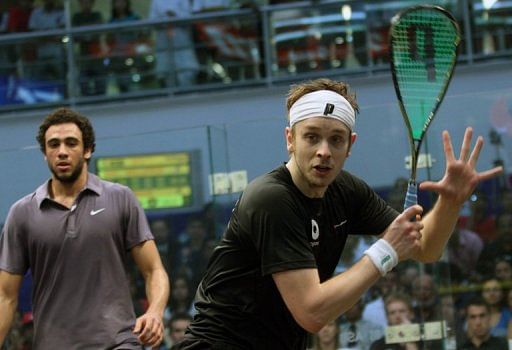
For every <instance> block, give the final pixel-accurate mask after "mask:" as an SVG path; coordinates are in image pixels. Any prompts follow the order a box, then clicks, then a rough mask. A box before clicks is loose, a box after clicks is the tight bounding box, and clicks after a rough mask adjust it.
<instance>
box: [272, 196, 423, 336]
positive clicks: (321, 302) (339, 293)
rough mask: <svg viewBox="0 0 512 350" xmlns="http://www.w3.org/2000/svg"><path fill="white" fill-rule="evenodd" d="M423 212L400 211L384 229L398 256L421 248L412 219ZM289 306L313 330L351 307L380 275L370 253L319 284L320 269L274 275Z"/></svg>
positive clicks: (416, 209) (416, 208) (418, 209)
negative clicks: (369, 255)
mask: <svg viewBox="0 0 512 350" xmlns="http://www.w3.org/2000/svg"><path fill="white" fill-rule="evenodd" d="M419 214H421V207H420V206H417V205H416V206H413V207H410V208H408V209H407V210H405V211H404V212H403V213H402V214H400V215H399V216H398V217H397V218H396V219H395V220H394V221H393V222H392V223H391V224H390V225H389V227H388V228H387V229H386V230H385V232H384V234H383V238H384V239H385V240H386V241H387V242H388V243H389V244H391V245H392V246H393V248H394V249H395V251H396V253H397V256H398V259H399V260H405V259H408V258H410V256H411V255H412V254H414V252H415V251H417V250H418V249H419V238H420V237H421V235H420V230H421V229H422V227H423V226H422V224H421V222H418V221H411V219H412V218H413V217H415V216H417V215H419ZM272 277H273V279H274V281H275V283H276V285H277V288H278V290H279V292H280V294H281V296H282V297H283V300H284V302H285V303H286V306H287V307H288V309H289V310H290V312H291V314H292V315H293V317H294V319H295V321H297V323H298V324H299V325H300V326H301V327H302V328H304V329H305V330H307V331H308V332H311V333H316V332H318V331H319V330H320V329H321V328H322V327H323V326H324V325H326V324H327V323H328V322H330V321H332V320H334V319H336V318H338V317H339V316H340V315H341V314H343V313H344V312H345V311H347V310H348V309H349V308H351V307H352V306H353V305H354V304H355V303H356V302H357V301H358V300H359V299H360V298H361V296H362V295H363V293H364V292H365V291H366V290H367V289H368V288H369V287H371V286H372V285H373V284H374V283H375V282H376V281H377V280H378V279H379V277H381V273H380V271H379V270H378V269H377V267H376V266H375V265H374V263H373V262H372V260H371V259H370V258H369V257H368V256H366V255H365V256H364V257H363V258H362V259H361V260H360V261H358V262H357V263H356V264H355V265H354V266H352V267H351V268H350V269H348V270H347V271H345V272H343V273H341V274H339V275H337V276H335V277H333V278H331V279H329V280H327V281H325V282H323V283H320V278H319V276H318V271H317V269H298V270H288V271H283V272H278V273H274V274H273V275H272Z"/></svg>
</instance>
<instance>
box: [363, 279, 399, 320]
mask: <svg viewBox="0 0 512 350" xmlns="http://www.w3.org/2000/svg"><path fill="white" fill-rule="evenodd" d="M401 289H402V288H401V286H400V283H399V280H398V273H397V270H396V269H395V270H392V271H390V272H388V273H387V274H386V275H385V276H382V277H381V278H380V279H379V280H378V281H377V283H376V284H375V285H374V286H373V288H371V289H370V294H373V295H371V297H370V300H369V301H368V302H367V303H366V307H365V308H364V311H363V318H364V319H365V320H368V321H372V322H375V323H377V324H378V325H380V326H381V327H382V328H385V327H386V326H387V325H388V321H387V317H386V311H385V307H384V300H385V299H386V298H387V297H388V296H389V295H391V294H393V293H396V292H399V291H401Z"/></svg>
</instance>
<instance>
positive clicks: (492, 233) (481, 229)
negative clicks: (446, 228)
mask: <svg viewBox="0 0 512 350" xmlns="http://www.w3.org/2000/svg"><path fill="white" fill-rule="evenodd" d="M465 228H467V229H469V230H471V231H473V232H476V233H477V234H478V235H479V236H480V238H482V240H483V241H484V242H489V241H491V240H493V239H494V238H495V237H496V226H495V221H494V216H493V215H491V214H490V207H489V198H488V196H487V194H486V193H485V192H483V191H476V192H475V194H473V196H472V201H471V203H470V216H469V218H468V221H467V223H466V226H465Z"/></svg>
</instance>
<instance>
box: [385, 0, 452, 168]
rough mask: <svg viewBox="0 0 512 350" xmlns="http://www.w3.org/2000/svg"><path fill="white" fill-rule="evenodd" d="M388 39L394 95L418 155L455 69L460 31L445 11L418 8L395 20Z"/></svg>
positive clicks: (429, 6)
mask: <svg viewBox="0 0 512 350" xmlns="http://www.w3.org/2000/svg"><path fill="white" fill-rule="evenodd" d="M389 37H390V38H389V40H390V55H391V57H390V62H391V72H392V77H393V84H394V87H395V92H396V94H397V98H398V103H399V106H400V110H401V112H402V116H403V118H404V121H405V124H406V125H407V129H408V131H409V133H408V135H409V138H410V141H411V147H412V149H413V150H414V144H416V148H418V149H416V152H418V151H419V147H420V144H421V141H422V139H423V136H424V135H425V133H426V131H427V129H428V127H429V125H430V123H431V122H432V120H433V118H434V115H435V113H436V111H437V109H438V108H439V105H440V103H441V101H442V100H443V98H444V95H445V93H446V90H447V88H448V85H449V83H450V80H451V77H452V73H453V70H454V69H455V64H456V62H457V55H458V47H459V43H460V38H461V35H460V29H459V26H458V24H457V22H456V20H455V18H454V17H453V16H452V15H451V14H450V13H449V12H448V11H446V10H445V9H443V8H441V7H439V6H432V5H418V6H413V7H410V8H407V9H405V10H403V11H401V12H399V13H398V14H397V15H396V16H395V17H394V18H393V19H392V21H391V29H390V32H389ZM414 158H415V157H414Z"/></svg>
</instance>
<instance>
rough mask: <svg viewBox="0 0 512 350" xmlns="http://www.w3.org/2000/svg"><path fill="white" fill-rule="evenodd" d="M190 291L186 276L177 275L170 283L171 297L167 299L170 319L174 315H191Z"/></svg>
mask: <svg viewBox="0 0 512 350" xmlns="http://www.w3.org/2000/svg"><path fill="white" fill-rule="evenodd" d="M192 293H193V292H192V290H191V289H190V282H189V279H188V278H187V276H186V275H182V274H180V275H177V276H176V277H175V278H174V279H173V281H172V287H171V297H170V299H169V312H170V318H172V316H173V315H174V314H176V313H187V314H189V315H192V314H193V308H192V298H193V296H192Z"/></svg>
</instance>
